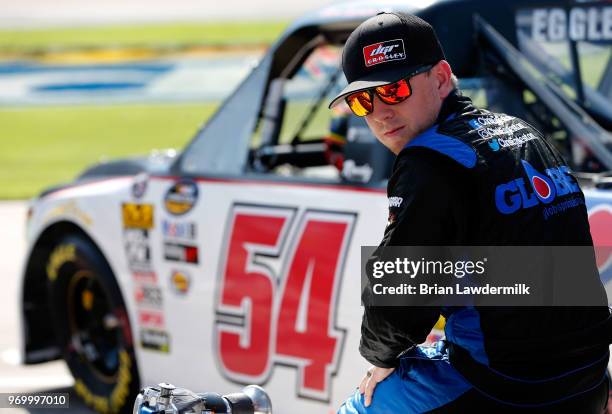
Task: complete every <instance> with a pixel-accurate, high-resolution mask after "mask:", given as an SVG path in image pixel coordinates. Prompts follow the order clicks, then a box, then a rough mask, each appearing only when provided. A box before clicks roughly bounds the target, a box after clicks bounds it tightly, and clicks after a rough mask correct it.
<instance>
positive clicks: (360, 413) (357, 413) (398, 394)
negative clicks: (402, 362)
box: [338, 372, 406, 414]
mask: <svg viewBox="0 0 612 414" xmlns="http://www.w3.org/2000/svg"><path fill="white" fill-rule="evenodd" d="M403 394H404V392H403V385H402V380H401V378H400V377H399V375H398V374H397V372H394V373H393V374H391V375H390V376H388V377H387V378H385V379H384V380H383V381H382V382H379V383H378V385H376V388H375V389H374V395H372V402H371V403H370V405H369V406H368V407H367V408H366V406H365V400H364V397H363V395H362V394H360V393H359V391H358V390H357V391H355V393H353V395H351V396H350V397H349V398H348V399H347V400H346V401H345V402H344V404H342V406H341V407H340V409H339V410H338V414H366V413H367V414H379V413H380V414H382V413H397V412H406V411H405V410H402V407H401V405H402V396H403Z"/></svg>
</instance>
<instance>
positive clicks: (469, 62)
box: [275, 0, 565, 77]
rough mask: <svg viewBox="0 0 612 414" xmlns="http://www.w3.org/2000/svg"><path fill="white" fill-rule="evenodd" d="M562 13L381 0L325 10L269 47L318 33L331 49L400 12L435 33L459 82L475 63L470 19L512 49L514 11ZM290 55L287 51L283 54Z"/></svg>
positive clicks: (529, 4)
mask: <svg viewBox="0 0 612 414" xmlns="http://www.w3.org/2000/svg"><path fill="white" fill-rule="evenodd" d="M555 6H556V7H565V6H564V3H563V1H561V0H540V1H538V2H536V3H534V2H533V0H497V1H494V2H492V1H490V0H422V1H418V0H403V1H398V0H383V1H376V0H372V1H361V0H358V1H351V2H341V3H335V4H331V5H329V6H326V7H323V8H320V9H318V10H315V11H313V12H311V13H308V14H306V15H304V16H302V17H300V18H299V19H297V20H296V21H295V22H293V24H291V25H290V26H289V28H288V29H287V30H286V31H285V33H284V34H283V35H282V36H281V37H280V39H279V40H278V42H277V43H276V44H275V47H281V46H283V47H287V41H288V40H291V38H292V37H294V36H295V37H297V39H296V41H297V43H300V42H305V41H307V39H308V37H310V36H311V37H314V36H316V35H317V34H320V33H324V34H325V35H326V37H327V38H328V40H329V41H330V42H332V43H336V44H342V43H344V41H345V40H346V38H347V37H348V35H349V34H350V33H351V32H352V31H353V30H354V29H355V28H356V27H357V26H358V25H359V24H360V23H361V22H362V21H364V20H366V19H367V18H369V17H371V16H374V15H376V13H378V12H380V11H400V12H404V13H411V14H416V15H418V16H420V17H421V18H423V19H424V20H426V21H428V22H429V23H430V24H431V25H432V26H433V27H434V28H435V30H436V33H437V34H438V37H439V39H440V42H441V44H442V46H443V47H444V51H445V54H446V58H447V59H446V60H448V61H449V62H450V64H451V66H452V67H453V72H454V73H455V74H456V75H457V76H459V77H470V76H474V75H475V71H476V70H477V62H478V53H479V51H478V49H479V48H478V42H477V39H476V30H475V27H476V26H475V24H474V16H475V15H479V16H480V17H482V18H483V19H484V20H486V21H487V22H488V23H490V24H491V25H492V26H493V27H494V28H495V29H496V30H497V31H498V32H499V33H500V34H501V35H502V36H504V37H505V38H506V39H507V40H508V41H509V42H510V43H511V44H512V45H514V46H515V47H516V46H517V35H516V18H517V17H516V16H517V11H518V10H520V9H528V8H535V7H538V8H550V7H555ZM287 52H288V53H290V54H293V53H292V52H293V51H292V50H291V47H289V48H288V50H287Z"/></svg>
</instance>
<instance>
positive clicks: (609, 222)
mask: <svg viewBox="0 0 612 414" xmlns="http://www.w3.org/2000/svg"><path fill="white" fill-rule="evenodd" d="M589 224H590V225H591V236H592V237H593V244H594V245H595V246H596V247H597V248H596V249H595V253H596V257H597V268H598V269H599V272H600V273H602V274H603V272H604V271H606V270H607V269H609V268H610V267H612V231H610V229H612V206H610V205H608V204H601V205H598V206H596V207H594V208H592V209H591V210H590V211H589Z"/></svg>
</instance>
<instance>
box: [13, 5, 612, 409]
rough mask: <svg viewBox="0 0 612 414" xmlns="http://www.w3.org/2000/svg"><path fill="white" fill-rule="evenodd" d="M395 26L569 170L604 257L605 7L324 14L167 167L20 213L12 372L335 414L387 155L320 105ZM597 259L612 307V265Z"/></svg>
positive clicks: (359, 9)
mask: <svg viewBox="0 0 612 414" xmlns="http://www.w3.org/2000/svg"><path fill="white" fill-rule="evenodd" d="M390 9H391V10H399V11H404V12H409V13H414V14H417V15H419V16H421V17H422V18H424V19H425V20H427V21H429V22H430V23H431V24H432V25H433V26H434V27H435V29H436V31H437V33H438V34H439V37H440V40H441V42H442V44H443V46H444V48H445V50H446V53H447V60H448V61H449V62H450V64H451V66H452V67H453V70H454V73H455V74H456V75H457V76H458V77H459V80H460V86H461V89H462V90H463V91H464V93H465V94H467V95H469V96H470V97H472V99H473V100H474V102H475V103H476V104H477V105H479V106H483V107H487V108H490V109H492V110H494V111H498V112H505V113H509V114H512V115H517V116H520V117H521V118H523V119H525V120H527V121H528V122H529V123H531V124H533V125H534V126H536V128H537V129H538V130H540V131H542V132H543V133H544V134H545V136H546V138H547V139H548V140H550V142H551V143H553V144H554V145H555V146H556V147H557V148H558V149H559V150H560V151H561V152H562V153H563V154H564V156H565V157H566V158H567V161H568V163H569V164H570V165H571V166H572V168H573V169H574V170H575V171H576V175H577V176H578V177H579V178H580V180H581V184H582V186H583V189H584V192H585V195H586V197H587V207H588V210H589V214H590V222H591V231H592V235H593V239H594V241H595V243H596V244H598V245H601V246H612V231H611V229H612V190H611V188H612V180H611V178H610V175H609V173H607V172H608V171H610V170H612V151H611V149H612V139H611V134H610V130H611V128H612V105H610V102H611V100H612V59H611V54H610V45H611V43H612V32H611V31H610V27H611V26H610V25H611V22H610V19H611V18H612V5H611V4H610V3H609V2H603V1H602V2H593V3H586V2H577V3H576V4H572V5H568V4H567V3H566V2H559V1H558V0H556V1H546V0H543V1H541V2H537V3H536V4H535V5H534V4H532V2H530V1H526V0H514V1H499V2H488V1H480V0H474V1H467V0H456V1H440V2H433V3H432V4H431V5H430V6H429V7H425V8H419V7H417V6H415V5H412V4H411V3H410V2H409V1H402V2H397V1H395V2H384V1H380V2H378V1H372V0H371V1H368V2H350V3H346V4H344V3H343V4H333V5H331V6H328V7H325V8H323V9H321V10H318V11H315V12H313V13H311V14H309V15H307V16H304V17H303V18H300V19H298V20H297V21H296V22H295V23H294V24H292V25H291V26H290V27H289V28H288V29H287V31H286V32H285V33H284V34H283V35H282V36H281V37H280V38H279V39H278V41H277V42H276V43H275V44H274V45H273V46H272V47H271V48H270V50H269V51H268V52H267V53H266V54H265V56H263V58H262V59H261V61H260V62H259V63H258V64H257V66H256V67H255V68H254V69H253V70H252V71H251V72H250V74H249V75H248V76H247V77H246V79H244V81H243V82H242V83H241V84H240V85H239V86H238V87H237V89H236V90H235V91H234V92H233V93H232V94H231V95H230V96H229V98H228V99H227V100H226V101H225V102H224V103H223V104H222V105H221V106H220V108H219V110H218V111H217V113H216V114H215V115H214V116H213V117H212V118H211V119H210V120H209V121H208V122H207V123H206V124H205V125H204V126H203V127H202V128H201V130H200V131H199V132H198V133H197V134H196V136H195V137H194V138H193V139H192V140H191V142H190V143H189V145H187V147H186V148H184V149H183V150H182V151H180V152H175V151H161V152H160V151H158V152H155V153H152V154H151V155H150V156H148V157H142V158H132V159H124V160H117V161H110V162H106V163H101V164H98V165H95V166H92V167H91V168H89V169H87V170H86V171H84V172H83V173H82V174H81V175H80V176H79V177H77V178H76V179H75V180H74V181H73V182H71V183H68V184H65V185H60V186H57V187H54V188H51V189H49V190H47V191H44V192H43V193H42V194H40V195H39V196H38V197H37V198H36V199H35V200H32V202H31V204H30V208H29V211H28V227H27V239H28V252H27V257H26V259H25V261H24V268H23V281H22V291H21V306H22V307H21V311H20V315H21V325H22V339H23V341H22V347H21V353H22V360H23V362H24V363H25V364H36V363H42V362H45V361H50V360H54V359H59V358H64V359H65V360H66V362H67V365H68V367H69V368H70V370H71V372H72V374H73V376H74V379H75V386H74V388H75V391H76V393H77V394H78V395H79V396H80V397H82V398H83V400H84V401H85V402H86V403H87V404H88V405H89V406H91V407H93V408H95V409H96V410H98V411H99V412H102V413H116V412H127V411H130V409H131V407H132V404H133V399H134V397H135V396H136V394H137V393H138V390H139V389H140V387H142V386H146V385H151V384H156V383H159V382H162V381H164V382H173V383H177V384H181V385H182V386H184V387H186V388H189V389H193V390H197V391H204V390H211V391H212V390H214V391H217V392H229V391H232V390H235V389H237V388H238V387H239V386H238V384H256V385H261V386H264V387H265V389H266V391H267V392H268V393H269V395H270V396H271V399H272V401H273V406H274V409H275V412H279V413H298V414H299V413H312V412H317V413H321V412H335V409H337V407H338V406H339V405H340V403H341V402H342V401H344V400H345V399H346V398H347V396H349V395H350V394H351V393H352V392H353V391H354V389H355V386H356V385H357V381H358V379H359V378H361V376H362V374H363V372H364V370H365V369H366V367H367V366H368V364H367V363H366V361H364V360H363V359H362V358H361V357H360V356H359V354H358V351H357V348H358V343H359V337H360V323H361V313H362V309H361V306H360V293H361V288H360V283H359V277H360V276H359V275H360V272H361V270H360V266H361V265H360V246H366V245H376V244H378V242H379V241H380V238H381V236H382V233H383V230H384V227H385V224H386V220H387V209H388V200H387V198H386V195H385V194H386V192H385V188H386V187H385V186H386V180H387V178H388V177H389V173H390V169H391V166H392V163H393V154H391V153H390V152H389V151H388V150H386V149H385V148H384V147H382V145H380V144H378V143H377V142H376V139H375V138H374V137H373V135H372V134H371V133H370V131H369V130H368V128H367V126H366V124H365V122H364V121H363V119H360V118H357V117H354V116H350V115H349V114H348V111H347V110H346V108H342V107H340V109H338V110H336V112H332V111H329V110H328V109H327V104H328V102H329V101H330V98H331V97H332V96H334V95H335V93H337V92H338V91H339V90H341V88H342V87H343V86H344V85H345V84H346V80H345V79H344V76H343V74H342V71H341V70H340V67H339V64H340V56H341V52H342V45H343V43H344V42H345V40H346V39H347V37H348V35H349V34H350V32H351V31H352V30H353V29H354V28H355V27H357V25H359V23H361V22H362V21H363V20H365V19H366V18H368V17H370V16H372V15H374V14H375V13H377V12H378V11H379V10H390ZM492 134H493V135H492V136H491V138H492V139H491V144H490V145H491V146H492V148H493V147H494V150H503V147H504V146H507V145H510V143H508V142H505V141H504V139H503V137H500V138H495V131H493V132H492ZM602 252H603V253H602ZM598 253H599V254H598V257H597V259H598V266H599V270H600V274H601V277H602V279H603V281H604V284H605V286H606V288H607V290H608V295H610V293H611V290H612V255H611V251H610V249H609V248H608V249H607V250H606V249H599V250H598ZM443 323H444V321H443V320H440V321H439V323H438V324H437V325H436V328H434V330H433V331H432V334H431V335H430V338H429V340H431V341H433V340H435V339H436V338H438V337H439V336H440V335H441V334H442V332H441V328H442V326H443Z"/></svg>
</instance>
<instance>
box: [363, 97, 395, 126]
mask: <svg viewBox="0 0 612 414" xmlns="http://www.w3.org/2000/svg"><path fill="white" fill-rule="evenodd" d="M373 95H374V99H373V101H372V104H373V106H374V108H373V111H372V113H371V114H370V115H369V116H370V117H371V118H373V119H374V120H375V121H378V122H381V121H386V120H388V119H391V118H393V115H394V111H393V108H392V106H391V105H387V104H386V103H384V102H383V101H381V100H380V98H379V97H378V95H376V94H375V93H374V94H373Z"/></svg>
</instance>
